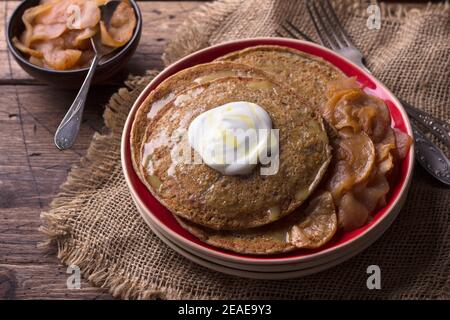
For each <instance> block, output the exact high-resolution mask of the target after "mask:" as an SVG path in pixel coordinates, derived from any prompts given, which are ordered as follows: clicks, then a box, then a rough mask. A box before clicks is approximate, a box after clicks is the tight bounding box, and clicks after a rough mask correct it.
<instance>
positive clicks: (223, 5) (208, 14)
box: [163, 0, 243, 65]
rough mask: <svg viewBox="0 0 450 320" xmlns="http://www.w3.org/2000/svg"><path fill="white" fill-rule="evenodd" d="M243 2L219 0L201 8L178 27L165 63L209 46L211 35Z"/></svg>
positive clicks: (239, 0)
mask: <svg viewBox="0 0 450 320" xmlns="http://www.w3.org/2000/svg"><path fill="white" fill-rule="evenodd" d="M242 1H243V0H217V1H214V2H212V3H207V4H204V5H202V6H200V7H199V8H198V9H197V10H196V11H195V12H194V13H192V14H191V15H190V16H189V17H187V18H186V20H185V21H184V22H183V23H182V24H181V25H180V26H179V27H178V29H177V31H176V36H175V38H174V39H173V40H172V41H171V42H170V43H169V44H168V46H167V48H166V50H165V52H164V54H163V61H164V63H165V64H166V65H169V64H170V63H172V62H174V61H176V60H178V59H179V58H180V57H183V56H185V55H186V54H187V53H190V52H194V51H197V50H199V49H201V48H204V47H207V46H208V45H209V38H210V35H211V34H212V33H213V31H214V30H216V29H217V28H218V27H219V26H220V24H221V23H222V21H223V20H225V19H226V17H227V16H228V15H229V14H231V13H232V12H234V11H235V10H236V9H237V8H238V7H239V5H240V4H241V3H242Z"/></svg>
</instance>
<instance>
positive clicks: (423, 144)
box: [411, 121, 450, 186]
mask: <svg viewBox="0 0 450 320" xmlns="http://www.w3.org/2000/svg"><path fill="white" fill-rule="evenodd" d="M411 127H412V129H413V132H414V142H415V150H416V155H417V161H419V163H420V164H421V165H422V166H423V167H424V168H425V170H427V171H428V172H429V173H430V174H431V175H432V176H433V177H435V178H436V179H438V180H439V181H441V182H442V183H444V184H446V185H447V186H450V160H449V159H448V158H447V157H446V156H445V154H444V153H443V152H442V150H440V149H439V148H438V147H437V146H436V145H435V144H434V143H433V142H431V140H430V139H428V138H427V137H426V136H425V134H423V132H422V131H420V129H419V128H418V127H417V126H416V125H415V124H414V122H413V121H411Z"/></svg>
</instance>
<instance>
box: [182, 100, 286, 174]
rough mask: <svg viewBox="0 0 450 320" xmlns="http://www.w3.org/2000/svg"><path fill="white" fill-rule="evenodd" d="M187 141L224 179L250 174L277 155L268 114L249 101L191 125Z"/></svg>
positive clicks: (226, 106) (223, 107) (206, 115)
mask: <svg viewBox="0 0 450 320" xmlns="http://www.w3.org/2000/svg"><path fill="white" fill-rule="evenodd" d="M188 139H189V144H190V145H191V147H192V148H193V149H194V150H195V151H197V152H198V153H199V154H200V156H201V158H202V160H203V162H204V163H205V164H207V165H208V166H210V167H211V168H213V169H215V170H217V171H219V172H221V173H222V174H224V175H245V174H249V173H250V172H251V171H252V170H253V169H254V167H255V166H256V165H257V164H258V161H259V162H261V163H263V164H267V159H268V158H269V156H270V155H271V153H273V150H275V149H276V150H277V151H278V148H277V147H278V140H277V137H276V136H275V135H274V134H273V131H272V120H271V119H270V116H269V114H268V113H267V112H266V111H265V110H264V109H263V108H262V107H260V106H259V105H257V104H255V103H251V102H246V101H236V102H230V103H227V104H224V105H221V106H219V107H216V108H213V109H210V110H208V111H206V112H203V113H202V114H200V115H199V116H197V117H196V118H195V119H194V120H193V121H192V122H191V124H190V125H189V129H188Z"/></svg>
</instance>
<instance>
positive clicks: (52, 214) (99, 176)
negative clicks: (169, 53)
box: [39, 71, 179, 299]
mask: <svg viewBox="0 0 450 320" xmlns="http://www.w3.org/2000/svg"><path fill="white" fill-rule="evenodd" d="M156 74H157V71H149V72H147V75H146V76H144V77H134V76H131V77H129V79H128V80H127V81H126V83H125V85H126V87H125V88H121V89H119V90H118V92H117V93H115V94H114V95H113V96H112V97H111V99H110V101H109V103H108V105H107V106H106V109H105V112H104V114H103V117H104V119H105V131H106V133H105V134H99V133H95V134H94V136H93V138H92V142H91V144H90V146H89V148H88V151H87V154H86V156H85V157H83V158H81V160H80V163H79V164H78V165H76V166H73V167H72V169H71V171H70V173H69V175H68V177H67V181H66V182H65V183H63V184H62V185H61V188H60V193H59V194H58V195H57V197H56V198H55V199H54V200H53V201H52V203H51V204H50V210H49V211H47V212H43V213H41V219H42V221H43V225H42V226H41V227H40V231H41V232H42V233H44V234H45V235H46V236H47V237H48V240H47V241H45V242H43V243H41V244H40V245H39V246H40V247H41V248H44V249H47V250H54V249H55V248H56V249H57V256H58V259H59V260H60V261H61V262H62V263H64V264H66V265H76V266H78V267H79V268H80V270H81V272H82V274H83V276H84V277H85V279H87V280H88V281H89V282H90V283H92V284H93V285H95V286H98V287H101V288H106V289H108V290H109V292H110V293H111V294H112V295H113V296H114V297H121V298H124V299H152V298H153V299H154V298H172V299H176V298H179V293H178V292H176V291H174V290H171V289H170V288H162V287H158V288H156V286H151V285H150V284H149V283H148V282H146V281H145V282H144V281H142V280H139V279H130V278H129V277H127V276H123V275H121V272H120V270H112V268H111V267H110V266H109V265H110V264H109V263H108V262H107V261H106V260H105V259H102V258H100V259H99V257H98V256H92V252H91V251H90V250H88V249H87V248H79V247H77V246H76V243H75V241H74V239H72V238H71V237H70V235H71V230H69V229H68V227H67V226H68V225H69V223H67V221H68V220H70V219H73V218H75V217H76V216H77V215H78V214H79V212H78V211H77V210H79V208H80V207H81V206H82V205H83V203H84V202H85V200H87V198H86V197H85V195H86V193H87V192H89V191H90V190H95V189H97V188H99V187H101V186H102V185H104V184H105V183H106V182H107V181H108V179H110V176H111V174H110V173H111V169H112V167H113V166H115V165H117V164H115V162H114V161H111V158H112V157H114V158H115V159H117V158H118V159H120V148H118V146H120V139H121V135H122V129H123V126H124V124H125V120H126V118H127V115H128V112H129V110H130V108H131V106H132V104H133V102H134V101H135V100H136V98H137V97H138V95H139V93H140V92H141V91H142V89H143V88H144V87H145V86H146V85H147V84H148V83H149V82H150V81H151V79H152V78H153V77H154V76H155V75H156ZM112 152H113V153H119V155H117V154H113V155H111V153H112ZM115 161H117V160H115ZM172 291H173V292H172Z"/></svg>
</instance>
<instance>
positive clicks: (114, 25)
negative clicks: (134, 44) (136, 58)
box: [100, 2, 136, 48]
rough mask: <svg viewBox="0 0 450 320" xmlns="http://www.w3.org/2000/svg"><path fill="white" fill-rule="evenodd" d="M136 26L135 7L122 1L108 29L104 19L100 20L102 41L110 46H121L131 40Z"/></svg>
mask: <svg viewBox="0 0 450 320" xmlns="http://www.w3.org/2000/svg"><path fill="white" fill-rule="evenodd" d="M135 27H136V16H135V15H134V11H133V8H132V7H131V6H130V5H129V4H128V3H125V2H121V3H120V4H119V5H118V6H117V8H116V10H115V11H114V13H113V15H112V17H111V21H110V26H109V28H108V29H107V28H106V26H105V24H104V23H103V21H100V33H101V40H102V43H103V44H104V45H106V46H109V47H114V48H118V47H121V46H123V45H125V44H126V43H127V42H128V41H130V39H131V37H132V36H133V31H134V28H135Z"/></svg>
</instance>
